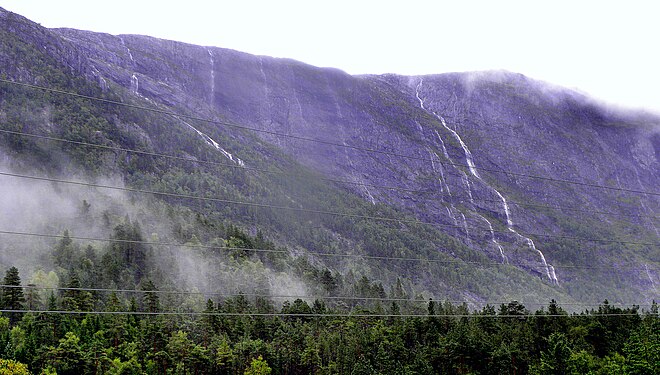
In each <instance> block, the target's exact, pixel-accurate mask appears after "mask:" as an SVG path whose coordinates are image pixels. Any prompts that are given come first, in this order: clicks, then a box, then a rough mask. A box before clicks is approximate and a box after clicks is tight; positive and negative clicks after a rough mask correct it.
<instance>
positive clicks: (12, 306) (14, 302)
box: [2, 267, 25, 310]
mask: <svg viewBox="0 0 660 375" xmlns="http://www.w3.org/2000/svg"><path fill="white" fill-rule="evenodd" d="M3 284H4V285H5V286H3V287H2V308H3V309H7V310H21V309H22V308H23V304H24V303H25V296H24V295H23V288H17V287H18V286H20V285H21V277H20V276H19V275H18V268H16V267H11V268H9V269H8V270H7V273H6V274H5V278H4V280H3Z"/></svg>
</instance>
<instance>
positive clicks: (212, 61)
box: [206, 48, 215, 106]
mask: <svg viewBox="0 0 660 375" xmlns="http://www.w3.org/2000/svg"><path fill="white" fill-rule="evenodd" d="M206 52H208V54H209V59H210V63H211V101H210V104H211V106H213V99H214V98H215V58H214V56H213V51H211V49H210V48H207V49H206Z"/></svg>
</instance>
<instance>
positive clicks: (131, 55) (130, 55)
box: [119, 37, 135, 65]
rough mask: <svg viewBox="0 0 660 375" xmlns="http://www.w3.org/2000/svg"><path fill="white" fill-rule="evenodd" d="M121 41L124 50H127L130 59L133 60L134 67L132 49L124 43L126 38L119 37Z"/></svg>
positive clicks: (133, 61) (132, 61)
mask: <svg viewBox="0 0 660 375" xmlns="http://www.w3.org/2000/svg"><path fill="white" fill-rule="evenodd" d="M119 40H121V45H122V46H124V48H126V52H128V58H129V59H130V60H131V63H133V65H135V59H134V58H133V54H132V53H131V49H130V48H128V46H127V45H126V43H125V42H124V38H123V37H119Z"/></svg>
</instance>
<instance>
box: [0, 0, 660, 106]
mask: <svg viewBox="0 0 660 375" xmlns="http://www.w3.org/2000/svg"><path fill="white" fill-rule="evenodd" d="M0 6H2V7H4V8H5V9H8V10H10V11H13V12H16V13H19V14H21V15H23V16H25V17H27V18H29V19H31V20H33V21H35V22H38V23H41V24H42V25H44V26H47V27H72V28H77V29H84V30H92V31H100V32H108V33H111V34H145V35H151V36H156V37H160V38H165V39H173V40H178V41H184V42H188V43H194V44H201V45H208V46H218V47H224V48H231V49H236V50H240V51H244V52H248V53H253V54H259V55H268V56H276V57H289V58H293V59H296V60H300V61H303V62H306V63H309V64H312V65H316V66H324V67H335V68H339V69H342V70H344V71H346V72H348V73H351V74H361V73H374V74H379V73H399V74H410V75H413V74H432V73H444V72H452V71H472V70H488V69H506V70H509V71H513V72H518V73H523V74H525V75H528V76H530V77H533V78H538V79H542V80H545V81H549V82H552V83H555V84H559V85H563V86H567V87H572V88H577V89H579V90H581V91H584V92H586V93H588V94H590V95H592V96H595V97H596V98H599V99H602V100H605V101H608V102H610V103H615V104H620V105H624V106H631V107H645V108H648V109H654V110H656V111H658V110H660V95H659V94H658V88H660V72H659V69H660V43H659V42H658V38H659V37H660V12H658V10H660V3H659V4H658V5H655V4H654V2H653V1H634V0H627V1H612V2H610V1H607V0H604V1H578V0H574V1H563V0H554V1H552V0H545V1H511V0H493V1H460V0H452V1H423V0H405V1H403V0H400V1H387V0H381V1H371V0H363V1H361V0H324V1H313V0H307V1H293V0H271V1H254V0H253V1H250V0H243V1H241V0H231V1H224V0H222V1H211V0H206V1H197V0H188V1H185V2H182V1H167V0H161V1H151V0H144V1H142V0H132V1H127V0H113V1H90V0H84V1H79V0H58V1H52V0H5V1H3V2H2V4H0Z"/></svg>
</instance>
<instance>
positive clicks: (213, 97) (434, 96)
mask: <svg viewBox="0 0 660 375" xmlns="http://www.w3.org/2000/svg"><path fill="white" fill-rule="evenodd" d="M0 19H1V20H2V22H3V28H4V29H5V31H6V32H7V33H9V34H11V35H13V36H14V37H15V38H17V39H20V40H21V41H23V42H24V43H26V44H27V45H31V46H35V48H39V49H40V50H43V53H45V54H46V55H47V56H50V57H51V58H52V59H53V60H54V61H56V62H58V63H60V64H62V65H64V66H66V67H68V69H69V70H70V73H71V74H75V75H78V76H80V77H83V78H84V79H86V80H87V81H88V82H90V83H91V84H93V85H95V86H97V87H98V88H99V89H100V90H101V92H103V93H112V92H114V91H116V92H121V93H122V94H121V95H129V96H130V98H132V99H131V100H136V101H137V102H139V103H143V104H147V105H153V106H158V107H159V108H166V109H168V110H171V111H174V112H177V113H183V114H186V115H192V116H195V117H199V118H207V119H212V120H215V121H216V122H212V123H209V122H205V123H202V124H201V125H200V124H198V123H197V122H194V123H193V122H192V121H188V120H187V119H180V120H181V121H180V123H179V126H180V127H181V128H180V131H181V132H187V134H189V136H190V137H191V138H194V137H197V138H198V139H200V138H201V139H202V140H203V141H204V142H205V143H206V144H207V145H208V146H209V147H210V148H212V149H213V150H215V151H218V152H221V153H223V155H224V156H225V157H226V158H227V159H228V161H229V162H232V163H238V164H241V163H244V162H245V163H246V165H249V166H250V165H252V164H250V160H251V158H252V157H253V156H254V158H255V160H256V159H257V157H256V156H255V155H256V154H259V158H261V159H259V160H261V161H264V162H265V163H267V162H268V161H269V160H275V161H277V162H281V161H282V160H284V159H286V158H290V160H289V161H287V162H291V163H297V164H299V165H301V166H303V167H304V168H306V169H307V170H310V171H313V172H314V173H318V174H319V175H320V176H324V177H326V178H328V179H334V180H345V181H348V182H350V183H346V184H341V183H337V182H334V183H329V184H331V185H333V186H332V188H333V189H334V188H336V189H339V190H341V191H342V192H348V193H349V194H352V195H353V196H357V197H360V198H361V199H362V200H364V201H366V202H367V203H368V204H369V205H371V206H374V207H375V208H374V209H377V208H379V207H387V208H388V209H392V210H394V211H395V212H398V213H400V214H401V215H410V216H411V217H415V218H417V219H419V220H420V221H423V222H429V223H432V224H434V226H435V230H438V231H439V232H442V233H444V234H445V235H447V236H449V237H451V238H453V239H455V240H456V241H458V242H460V243H461V246H464V247H465V248H467V249H470V251H473V252H474V253H478V254H481V255H483V256H484V257H485V258H486V259H488V260H489V261H491V262H495V263H499V264H515V265H516V267H517V268H519V269H522V270H524V272H526V273H528V274H530V275H532V277H533V278H536V279H539V280H541V281H542V283H544V285H545V286H544V287H548V288H554V290H555V291H557V292H558V293H566V294H567V295H574V296H575V298H579V297H580V296H582V295H584V294H588V293H590V292H589V291H591V292H593V293H595V294H598V293H599V291H598V287H597V285H598V284H599V283H600V282H601V281H602V280H603V279H604V278H607V277H608V276H607V272H609V271H606V270H604V269H597V268H594V270H592V271H589V268H588V267H612V266H618V265H620V266H622V268H621V269H619V270H617V271H616V272H617V277H618V278H619V279H618V280H622V281H621V283H623V284H625V285H626V287H625V288H624V289H625V292H622V293H621V294H622V295H625V294H628V293H633V292H634V293H638V294H639V295H642V296H643V298H644V299H647V300H650V299H652V298H654V297H655V298H657V291H654V289H653V288H650V286H652V285H655V284H654V283H656V284H657V283H658V281H657V280H658V276H659V275H660V254H659V252H660V250H658V246H657V245H634V244H633V245H629V244H616V243H611V242H606V243H604V242H599V241H598V240H599V239H609V240H619V241H629V242H640V243H646V244H648V243H655V244H657V243H658V242H660V241H659V238H658V222H657V218H654V216H656V217H657V215H658V212H660V197H659V196H658V195H649V194H643V193H639V192H637V193H636V192H630V191H627V190H638V191H657V187H658V186H660V119H659V118H658V117H655V116H652V115H648V114H644V113H635V112H626V111H622V110H617V111H615V110H611V109H608V108H606V107H603V106H602V105H600V104H598V103H595V102H594V101H592V100H590V99H589V98H587V97H584V96H582V95H580V94H578V93H575V92H573V91H570V90H567V89H563V88H559V87H554V86H551V85H549V84H547V83H544V82H539V81H535V80H532V79H530V78H527V77H525V76H523V75H520V74H514V73H509V72H475V73H449V74H438V75H429V76H424V77H407V76H400V75H393V74H389V75H363V76H351V75H349V74H346V73H344V72H342V71H339V70H336V69H323V68H317V67H312V66H309V65H306V64H303V63H300V62H297V61H293V60H289V59H276V58H270V57H266V56H253V55H249V54H246V53H242V52H237V51H232V50H228V49H223V48H217V47H205V46H195V45H190V44H185V43H180V42H174V41H168V40H162V39H157V38H152V37H147V36H137V35H121V36H114V35H108V34H101V33H93V32H88V31H80V30H73V29H53V30H48V29H45V28H42V27H40V26H38V25H35V24H32V23H30V22H29V21H28V20H25V19H23V18H21V17H19V16H17V15H13V14H11V13H9V12H6V11H0ZM5 49H6V48H5ZM0 58H4V59H2V60H0V63H1V65H2V68H3V73H4V74H5V76H7V77H10V78H11V79H13V80H16V81H22V82H23V81H24V82H29V83H35V84H39V83H42V82H40V80H39V79H38V77H35V76H33V74H32V73H33V72H31V71H29V69H27V68H21V64H16V63H15V60H16V59H20V57H19V56H18V55H10V54H9V53H8V52H7V51H6V50H5V51H4V52H3V53H2V55H1V56H0ZM26 66H27V65H26ZM225 122H227V123H232V124H238V125H240V126H243V127H247V128H256V129H260V130H263V131H265V132H250V131H247V130H241V129H236V128H232V127H229V126H225V125H223V123H225ZM200 123H201V122H200ZM138 126H139V125H138ZM186 126H187V127H190V128H192V130H191V129H188V128H187V127H186ZM189 130H190V131H189ZM193 130H194V131H193ZM145 134H147V133H145ZM147 137H149V136H148V135H147ZM310 140H311V141H310ZM145 143H148V142H145ZM152 143H153V144H157V142H152ZM267 148H272V149H273V150H276V151H269V152H264V153H263V154H261V151H263V150H265V149H267ZM257 150H259V151H257ZM278 152H279V153H281V155H280V154H277V153H278ZM192 157H196V156H194V155H192ZM239 161H240V163H239ZM535 176H536V177H541V178H535ZM562 180H565V181H575V182H579V184H571V183H566V182H561V181H562ZM595 185H602V186H607V187H610V188H612V189H604V188H599V187H597V186H595ZM616 189H619V190H616ZM288 199H291V200H293V201H296V202H297V203H298V204H300V205H302V206H305V205H314V204H315V203H314V202H304V201H298V200H296V197H293V196H289V198H288ZM318 199H319V200H323V197H319V198H318ZM635 215H637V216H635ZM640 215H641V216H640ZM335 234H338V235H339V236H340V237H341V236H348V235H347V234H346V233H343V232H341V231H340V230H337V231H335ZM545 235H547V236H545ZM576 238H578V239H576ZM579 238H582V239H584V238H586V239H595V240H596V241H585V240H581V239H579ZM307 250H313V249H307ZM435 251H437V252H438V253H444V254H449V255H452V256H454V255H456V254H452V251H450V250H448V249H447V248H444V247H443V246H441V245H439V244H437V243H436V245H435ZM584 254H590V255H589V256H585V255H584ZM578 261H582V262H584V263H580V264H577V263H576V262H578ZM575 266H584V267H587V268H586V269H580V268H575ZM647 266H648V268H646V267H647ZM626 267H628V268H626ZM631 267H633V268H631ZM634 267H645V268H644V270H643V272H640V271H639V270H638V269H634ZM589 272H592V273H594V274H598V275H596V276H593V277H591V276H589V275H587V274H588V273H589ZM420 277H421V276H420ZM575 289H580V290H581V291H580V292H573V291H574V290H575ZM594 297H595V298H597V297H598V296H597V295H595V296H594Z"/></svg>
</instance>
